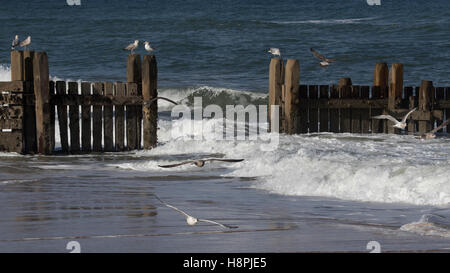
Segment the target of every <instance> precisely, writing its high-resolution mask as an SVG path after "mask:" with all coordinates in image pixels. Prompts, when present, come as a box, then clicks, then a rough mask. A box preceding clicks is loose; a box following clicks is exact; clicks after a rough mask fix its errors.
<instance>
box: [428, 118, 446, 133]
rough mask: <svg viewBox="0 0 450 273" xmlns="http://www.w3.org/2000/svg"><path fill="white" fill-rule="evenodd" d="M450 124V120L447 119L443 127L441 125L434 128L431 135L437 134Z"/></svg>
mask: <svg viewBox="0 0 450 273" xmlns="http://www.w3.org/2000/svg"><path fill="white" fill-rule="evenodd" d="M449 123H450V119H447V120H446V121H444V122H443V123H442V124H441V125H439V126H438V127H436V128H434V129H433V130H431V131H430V132H429V133H431V134H435V133H436V132H437V131H439V130H441V129H442V128H444V127H445V126H447V125H448V124H449Z"/></svg>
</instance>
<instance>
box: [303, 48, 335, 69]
mask: <svg viewBox="0 0 450 273" xmlns="http://www.w3.org/2000/svg"><path fill="white" fill-rule="evenodd" d="M309 50H311V53H312V54H313V55H314V56H315V57H317V58H319V59H321V60H322V61H321V62H320V66H328V65H329V64H330V63H332V62H334V61H336V59H328V58H326V57H325V56H323V55H322V54H320V53H319V52H317V51H315V50H314V48H310V49H309Z"/></svg>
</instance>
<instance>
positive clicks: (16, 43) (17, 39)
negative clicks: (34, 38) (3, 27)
mask: <svg viewBox="0 0 450 273" xmlns="http://www.w3.org/2000/svg"><path fill="white" fill-rule="evenodd" d="M18 45H19V35H16V36H15V37H14V40H13V41H12V46H11V49H12V50H14V49H16V46H18Z"/></svg>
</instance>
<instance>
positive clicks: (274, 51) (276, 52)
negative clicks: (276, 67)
mask: <svg viewBox="0 0 450 273" xmlns="http://www.w3.org/2000/svg"><path fill="white" fill-rule="evenodd" d="M267 52H269V53H272V55H273V56H278V57H280V56H281V53H280V49H279V48H275V47H271V48H269V50H268V51H267Z"/></svg>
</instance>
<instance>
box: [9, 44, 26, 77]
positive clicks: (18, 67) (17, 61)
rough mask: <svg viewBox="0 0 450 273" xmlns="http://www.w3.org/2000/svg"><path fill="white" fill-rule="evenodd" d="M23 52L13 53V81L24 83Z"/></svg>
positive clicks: (16, 51) (15, 51)
mask: <svg viewBox="0 0 450 273" xmlns="http://www.w3.org/2000/svg"><path fill="white" fill-rule="evenodd" d="M23 64H24V62H23V51H18V50H13V51H11V81H23V80H24V69H23Z"/></svg>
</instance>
